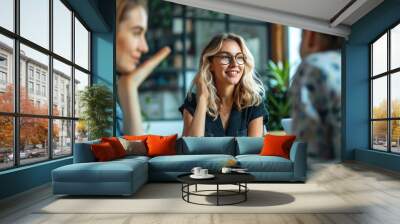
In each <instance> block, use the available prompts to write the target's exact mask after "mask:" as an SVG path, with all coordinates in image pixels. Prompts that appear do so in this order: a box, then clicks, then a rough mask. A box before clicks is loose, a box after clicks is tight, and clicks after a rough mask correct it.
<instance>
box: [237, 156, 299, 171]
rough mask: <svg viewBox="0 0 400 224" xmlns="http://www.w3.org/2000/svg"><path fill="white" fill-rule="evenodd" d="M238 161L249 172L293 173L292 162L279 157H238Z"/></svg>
mask: <svg viewBox="0 0 400 224" xmlns="http://www.w3.org/2000/svg"><path fill="white" fill-rule="evenodd" d="M236 159H237V160H238V161H239V165H240V167H242V168H247V169H248V171H249V172H292V171H293V163H292V161H290V160H288V159H285V158H283V157H279V156H260V155H238V156H236Z"/></svg>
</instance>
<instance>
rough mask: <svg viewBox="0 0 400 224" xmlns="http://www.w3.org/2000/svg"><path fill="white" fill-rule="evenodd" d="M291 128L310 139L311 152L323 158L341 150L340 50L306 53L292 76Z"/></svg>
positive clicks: (308, 140) (298, 134) (300, 136)
mask: <svg viewBox="0 0 400 224" xmlns="http://www.w3.org/2000/svg"><path fill="white" fill-rule="evenodd" d="M290 96H291V100H292V119H293V123H292V130H293V132H294V134H296V135H297V136H298V137H299V138H301V139H303V140H305V141H307V143H308V152H309V154H313V155H316V156H319V157H321V158H324V159H332V158H334V157H335V156H338V153H340V132H341V130H340V127H341V124H340V123H341V55H340V52H339V51H326V52H319V53H314V54H311V55H309V56H308V57H306V58H305V59H304V60H303V62H302V63H301V64H300V66H299V68H298V69H297V71H296V74H295V75H294V77H293V81H292V84H291V87H290Z"/></svg>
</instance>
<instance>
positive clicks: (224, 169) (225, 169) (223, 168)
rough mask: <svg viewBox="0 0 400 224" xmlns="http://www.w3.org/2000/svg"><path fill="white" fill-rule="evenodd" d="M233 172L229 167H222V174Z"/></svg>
mask: <svg viewBox="0 0 400 224" xmlns="http://www.w3.org/2000/svg"><path fill="white" fill-rule="evenodd" d="M231 171H232V168H229V167H222V170H221V172H222V173H230V172H231Z"/></svg>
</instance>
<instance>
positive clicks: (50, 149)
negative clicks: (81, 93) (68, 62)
mask: <svg viewBox="0 0 400 224" xmlns="http://www.w3.org/2000/svg"><path fill="white" fill-rule="evenodd" d="M49 50H50V52H53V0H49ZM48 74H49V75H48V83H49V86H48V88H47V89H48V93H49V94H47V96H48V97H49V102H48V103H49V110H48V113H49V116H50V119H48V127H49V128H48V133H47V134H48V140H47V141H48V143H49V144H48V152H49V159H53V118H52V116H53V56H52V55H49V73H48Z"/></svg>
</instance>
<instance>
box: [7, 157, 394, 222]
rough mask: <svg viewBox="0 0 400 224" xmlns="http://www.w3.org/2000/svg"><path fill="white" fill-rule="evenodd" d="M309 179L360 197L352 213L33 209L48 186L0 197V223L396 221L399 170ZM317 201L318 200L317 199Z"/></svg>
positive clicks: (345, 170) (318, 168) (343, 168)
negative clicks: (68, 211) (361, 205)
mask: <svg viewBox="0 0 400 224" xmlns="http://www.w3.org/2000/svg"><path fill="white" fill-rule="evenodd" d="M311 167H312V168H311V171H310V173H309V178H308V182H311V183H317V184H319V185H322V186H324V187H325V188H326V189H328V190H330V191H331V192H334V193H335V194H337V195H338V196H340V197H341V198H343V199H344V200H346V201H349V202H351V201H357V202H364V203H366V204H367V206H366V207H365V208H364V209H363V210H362V212H361V213H357V214H312V213H311V214H151V215H149V214H36V213H33V211H35V209H36V208H38V207H40V206H43V205H45V204H46V203H49V202H51V201H52V200H54V196H52V194H51V189H50V186H49V185H46V186H41V187H39V188H36V189H34V190H31V191H30V192H26V193H22V194H20V195H17V196H14V197H12V198H8V199H6V200H3V201H0V223H7V224H11V223H29V224H38V223H41V224H49V223H74V224H75V223H85V224H89V223H105V224H114V223H115V224H128V223H132V224H133V223H135V224H147V223H152V224H158V223H161V224H166V223H171V224H179V223H185V224H186V223H193V224H195V223H198V224H207V223H211V224H219V223H229V224H237V223H246V224H252V223H271V224H273V223H304V224H313V223H340V224H346V223H362V224H364V223H379V224H391V223H393V224H398V223H400V174H398V173H392V172H389V171H385V170H382V169H378V168H373V167H369V166H366V165H363V164H359V163H340V164H337V163H315V164H313V165H312V166H311ZM316 203H318V201H316Z"/></svg>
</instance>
